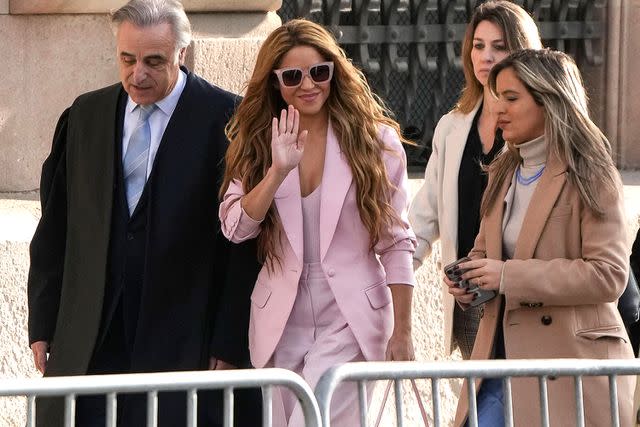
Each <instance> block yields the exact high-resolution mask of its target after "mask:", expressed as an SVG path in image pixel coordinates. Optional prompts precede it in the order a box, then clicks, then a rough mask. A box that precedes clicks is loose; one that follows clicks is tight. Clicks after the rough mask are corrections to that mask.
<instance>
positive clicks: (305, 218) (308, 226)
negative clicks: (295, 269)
mask: <svg viewBox="0 0 640 427" xmlns="http://www.w3.org/2000/svg"><path fill="white" fill-rule="evenodd" d="M320 187H322V183H320V185H318V186H317V187H316V189H315V190H313V191H312V192H311V194H309V195H308V196H306V197H303V198H302V232H303V236H304V237H303V239H302V240H303V244H304V249H303V255H302V256H303V260H304V262H305V263H311V262H320Z"/></svg>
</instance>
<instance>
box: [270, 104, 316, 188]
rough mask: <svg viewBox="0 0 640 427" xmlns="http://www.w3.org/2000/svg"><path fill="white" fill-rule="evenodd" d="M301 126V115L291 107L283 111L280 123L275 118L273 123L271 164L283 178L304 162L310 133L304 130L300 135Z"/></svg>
mask: <svg viewBox="0 0 640 427" xmlns="http://www.w3.org/2000/svg"><path fill="white" fill-rule="evenodd" d="M299 125H300V113H299V112H298V110H296V109H295V108H293V106H291V105H290V106H289V108H288V109H287V110H284V109H283V110H282V112H281V113H280V120H279V121H278V118H277V117H274V118H273V121H272V123H271V164H272V167H273V168H274V169H275V171H276V172H277V173H278V174H280V175H282V176H286V175H287V174H288V173H289V172H290V171H291V169H293V168H295V167H296V166H298V164H299V163H300V160H302V154H303V153H304V143H305V142H306V140H307V134H308V132H307V131H306V130H303V131H302V132H300V134H298V130H299Z"/></svg>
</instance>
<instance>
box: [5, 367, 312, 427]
mask: <svg viewBox="0 0 640 427" xmlns="http://www.w3.org/2000/svg"><path fill="white" fill-rule="evenodd" d="M274 386H284V387H287V388H289V389H290V390H291V391H293V392H294V393H295V395H296V396H297V397H298V399H299V401H300V404H301V406H302V412H303V414H304V417H305V421H306V426H307V427H320V412H319V410H318V404H317V402H316V400H315V398H314V395H313V392H312V391H311V388H310V387H309V385H308V384H307V383H306V382H305V380H303V379H302V378H301V377H300V376H299V375H297V374H295V373H293V372H291V371H288V370H285V369H277V368H270V369H247V370H244V369H241V370H229V371H190V372H163V373H152V374H123V375H87V376H73V377H50V378H37V379H22V380H18V379H15V380H13V379H12V380H2V381H0V396H26V397H27V402H28V403H27V405H28V406H27V427H33V426H35V399H36V397H41V396H65V414H64V420H65V427H74V425H75V401H76V396H77V395H89V394H104V395H106V396H107V407H106V415H107V416H106V426H107V427H116V395H117V394H118V393H145V392H146V393H147V427H156V426H157V424H158V418H157V416H158V392H161V391H186V393H187V424H186V425H187V426H188V427H195V426H196V425H197V404H198V400H197V391H198V390H212V389H224V426H225V427H231V426H233V401H234V397H233V390H234V389H235V388H253V387H262V394H263V402H264V405H263V409H262V414H263V426H264V427H270V426H271V425H272V415H273V414H272V411H271V402H272V396H273V394H272V393H273V387H274Z"/></svg>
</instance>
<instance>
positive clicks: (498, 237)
mask: <svg viewBox="0 0 640 427" xmlns="http://www.w3.org/2000/svg"><path fill="white" fill-rule="evenodd" d="M510 186H511V180H510V179H505V180H504V182H503V183H502V187H500V192H499V193H498V196H497V197H496V202H495V207H494V208H493V209H491V210H490V211H489V212H488V213H487V215H486V216H485V217H484V218H483V219H482V221H484V228H485V229H484V236H485V251H486V254H487V258H493V259H499V260H501V259H502V218H503V216H504V208H505V206H504V205H505V202H504V198H505V195H506V194H507V191H509V187H510Z"/></svg>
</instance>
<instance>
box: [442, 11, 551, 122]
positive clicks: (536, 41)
mask: <svg viewBox="0 0 640 427" xmlns="http://www.w3.org/2000/svg"><path fill="white" fill-rule="evenodd" d="M482 21H489V22H491V23H492V24H494V25H496V26H497V27H498V28H500V30H501V31H502V37H503V39H504V44H505V47H506V49H507V52H515V51H516V50H520V49H526V48H530V49H540V48H541V47H542V42H541V41H540V33H539V32H538V27H537V26H536V23H535V22H534V21H533V19H532V18H531V16H529V14H528V13H527V11H526V10H524V9H523V8H521V7H520V6H518V5H517V4H515V3H511V2H510V1H506V0H495V1H494V0H491V1H488V2H486V3H483V4H481V5H479V6H478V7H477V8H476V9H475V11H474V12H473V15H472V16H471V20H470V21H469V24H468V25H467V30H466V32H465V34H464V40H463V41H462V54H461V56H462V66H463V71H464V81H465V85H464V88H463V89H462V94H461V95H460V99H459V100H458V102H457V104H456V106H455V107H454V110H456V111H459V112H461V113H463V114H468V113H470V112H471V111H472V110H473V108H474V107H475V106H476V104H477V103H478V100H479V99H480V98H481V97H482V93H483V87H482V84H481V83H480V82H479V81H478V79H477V78H476V75H475V73H474V72H473V62H472V61H471V50H472V49H473V36H474V35H475V32H476V28H477V27H478V24H480V23H481V22H482Z"/></svg>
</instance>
